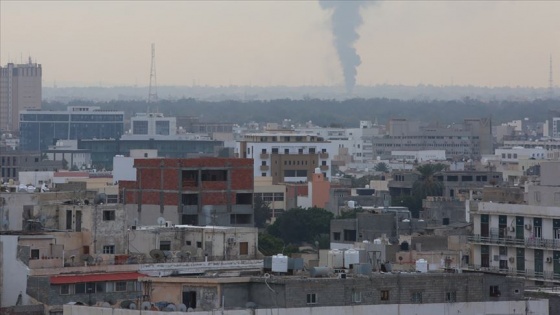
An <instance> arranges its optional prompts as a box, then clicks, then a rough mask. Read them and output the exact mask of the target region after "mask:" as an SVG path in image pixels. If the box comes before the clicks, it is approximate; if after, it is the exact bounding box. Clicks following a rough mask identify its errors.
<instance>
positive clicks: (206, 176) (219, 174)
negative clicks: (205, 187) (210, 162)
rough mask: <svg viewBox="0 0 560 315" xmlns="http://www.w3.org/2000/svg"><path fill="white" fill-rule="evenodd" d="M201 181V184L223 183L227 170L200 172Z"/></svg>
mask: <svg viewBox="0 0 560 315" xmlns="http://www.w3.org/2000/svg"><path fill="white" fill-rule="evenodd" d="M200 176H201V179H202V181H203V182H206V181H209V182H225V181H227V178H228V171H227V170H202V171H201V175H200Z"/></svg>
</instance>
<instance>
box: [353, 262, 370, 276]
mask: <svg viewBox="0 0 560 315" xmlns="http://www.w3.org/2000/svg"><path fill="white" fill-rule="evenodd" d="M372 270H373V268H372V267H371V264H357V265H354V273H355V274H357V275H371V272H372Z"/></svg>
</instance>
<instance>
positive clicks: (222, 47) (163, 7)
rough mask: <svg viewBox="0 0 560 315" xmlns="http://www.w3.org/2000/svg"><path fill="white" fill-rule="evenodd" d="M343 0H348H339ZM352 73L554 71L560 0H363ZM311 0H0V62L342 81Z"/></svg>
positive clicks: (528, 77) (145, 73)
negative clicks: (357, 59) (357, 61)
mask: <svg viewBox="0 0 560 315" xmlns="http://www.w3.org/2000/svg"><path fill="white" fill-rule="evenodd" d="M342 5H344V4H342ZM360 8H361V9H360V14H361V17H362V19H363V23H362V24H361V25H360V26H359V27H358V29H357V32H358V34H359V39H358V40H357V41H356V42H355V48H356V52H357V53H358V54H359V56H360V59H361V64H360V65H359V66H358V67H357V76H356V82H357V84H358V85H379V84H391V85H397V84H402V85H419V84H432V85H437V86H440V85H473V86H490V87H501V86H511V87H516V86H523V87H547V86H548V84H549V58H550V56H552V58H553V72H554V74H555V77H556V80H555V85H556V86H558V84H559V82H560V17H559V13H560V1H464V2H461V1H379V2H373V1H362V3H361V6H360ZM332 14H333V9H332V8H328V7H325V6H322V5H321V4H320V3H319V2H318V1H313V0H301V1H266V0H261V1H46V0H41V1H12V0H1V1H0V64H2V65H5V64H6V63H8V62H16V63H19V62H20V61H21V60H22V59H23V60H27V59H28V56H31V57H32V58H33V60H34V61H36V62H38V63H40V64H42V67H43V80H44V81H43V82H44V83H43V86H53V85H54V83H55V82H56V84H57V85H58V86H90V85H91V86H99V85H102V86H111V85H127V86H132V85H138V86H147V85H148V84H149V78H150V61H151V44H152V43H155V47H156V70H157V81H158V85H160V86H162V85H193V84H196V85H209V86H229V85H252V86H270V85H286V86H300V85H327V86H342V85H344V76H343V72H342V67H341V64H340V61H339V58H338V55H337V50H336V49H335V46H334V45H333V38H334V37H333V34H332V28H331V25H332V20H331V16H332Z"/></svg>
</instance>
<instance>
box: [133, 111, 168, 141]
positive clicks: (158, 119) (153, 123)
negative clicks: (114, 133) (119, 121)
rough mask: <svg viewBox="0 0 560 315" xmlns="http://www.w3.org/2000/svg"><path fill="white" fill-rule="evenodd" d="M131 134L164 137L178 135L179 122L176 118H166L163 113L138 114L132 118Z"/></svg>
mask: <svg viewBox="0 0 560 315" xmlns="http://www.w3.org/2000/svg"><path fill="white" fill-rule="evenodd" d="M130 124H131V134H133V135H148V136H154V135H162V136H169V135H175V134H177V120H176V118H175V117H164V116H163V114H161V113H138V114H136V116H134V117H131V118H130Z"/></svg>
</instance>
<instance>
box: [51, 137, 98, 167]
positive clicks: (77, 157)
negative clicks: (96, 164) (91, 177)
mask: <svg viewBox="0 0 560 315" xmlns="http://www.w3.org/2000/svg"><path fill="white" fill-rule="evenodd" d="M44 153H45V154H46V155H47V158H48V159H49V160H51V161H66V162H67V163H68V169H72V168H73V169H75V170H80V169H88V168H90V167H91V151H90V150H83V149H78V140H58V141H57V142H56V144H55V145H50V146H49V149H48V150H46V151H44Z"/></svg>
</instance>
